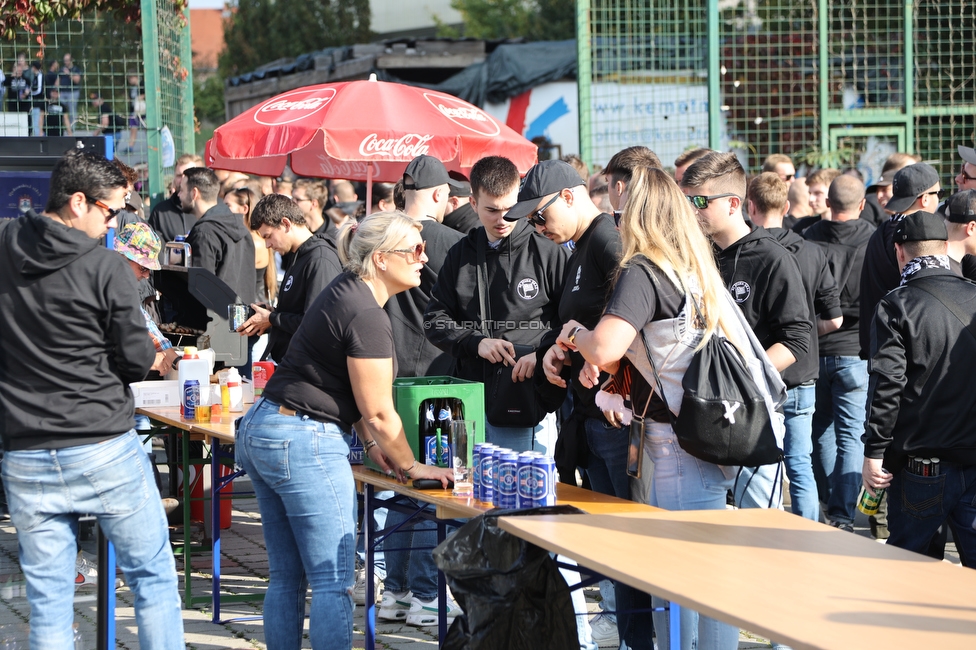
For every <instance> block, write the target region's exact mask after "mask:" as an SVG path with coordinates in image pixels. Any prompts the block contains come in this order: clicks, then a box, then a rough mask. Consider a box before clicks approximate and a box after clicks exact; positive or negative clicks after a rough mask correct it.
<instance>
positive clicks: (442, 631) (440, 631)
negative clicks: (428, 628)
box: [437, 519, 447, 647]
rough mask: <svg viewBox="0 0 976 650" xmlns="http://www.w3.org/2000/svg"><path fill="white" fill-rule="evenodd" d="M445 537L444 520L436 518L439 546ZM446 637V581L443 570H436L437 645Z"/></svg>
mask: <svg viewBox="0 0 976 650" xmlns="http://www.w3.org/2000/svg"><path fill="white" fill-rule="evenodd" d="M446 537H447V525H446V524H445V523H444V520H442V519H438V520H437V545H438V546H440V545H441V544H442V543H443V542H444V538H446ZM446 638H447V581H446V580H445V578H444V572H443V571H438V572H437V645H438V647H440V646H443V645H444V639H446Z"/></svg>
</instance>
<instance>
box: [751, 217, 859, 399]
mask: <svg viewBox="0 0 976 650" xmlns="http://www.w3.org/2000/svg"><path fill="white" fill-rule="evenodd" d="M767 231H768V232H769V234H770V235H772V236H773V237H775V238H776V241H778V242H779V243H780V244H782V245H783V247H784V248H786V250H788V251H789V252H791V253H793V257H794V258H795V259H796V263H797V265H798V266H799V267H800V277H802V278H803V287H804V289H806V296H807V307H808V308H809V310H810V316H811V320H814V321H815V320H816V318H817V317H819V318H821V319H823V320H832V319H834V318H838V317H840V316H841V315H842V312H841V310H840V295H839V289H838V287H837V282H836V281H835V279H834V275H833V273H831V270H830V266H828V264H827V257H826V256H825V255H824V254H823V251H821V250H820V248H819V247H817V246H816V245H814V244H811V243H810V242H808V241H806V240H804V239H803V237H800V236H799V235H798V234H796V233H795V232H793V231H792V230H787V229H786V228H768V229H767ZM819 375H820V346H819V345H818V338H817V328H816V327H814V328H813V329H811V330H810V349H809V350H808V351H807V353H806V354H805V355H804V356H803V358H802V359H797V361H796V363H794V364H793V365H791V366H790V367H788V368H787V369H786V370H784V371H783V382H784V383H785V384H786V386H787V387H788V388H794V387H796V386H799V385H800V384H803V383H805V382H808V381H811V380H813V379H816V378H817V377H818V376H819Z"/></svg>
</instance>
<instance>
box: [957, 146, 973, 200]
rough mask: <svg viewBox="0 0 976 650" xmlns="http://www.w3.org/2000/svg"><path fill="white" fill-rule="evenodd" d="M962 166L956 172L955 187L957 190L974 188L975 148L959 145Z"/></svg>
mask: <svg viewBox="0 0 976 650" xmlns="http://www.w3.org/2000/svg"><path fill="white" fill-rule="evenodd" d="M958 150H959V157H960V158H962V168H961V169H960V170H959V173H958V174H956V187H958V188H959V191H960V192H961V191H963V190H976V149H974V148H973V147H964V146H962V145H959V148H958Z"/></svg>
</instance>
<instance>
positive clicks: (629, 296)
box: [606, 256, 685, 422]
mask: <svg viewBox="0 0 976 650" xmlns="http://www.w3.org/2000/svg"><path fill="white" fill-rule="evenodd" d="M684 302H685V296H684V293H683V292H682V291H681V290H680V289H678V288H677V287H675V286H674V284H673V283H672V282H671V280H669V279H668V276H666V275H665V274H664V272H663V271H662V270H661V269H660V268H658V266H657V265H656V264H654V263H653V262H651V261H650V260H648V259H647V258H646V257H644V256H636V257H634V258H633V259H631V260H630V263H629V264H628V265H627V266H626V267H624V268H623V269H621V270H620V276H619V277H618V278H617V284H616V285H615V286H614V288H613V295H612V296H611V297H610V302H608V303H607V310H606V313H607V315H611V316H616V317H618V318H622V319H624V320H625V321H627V322H628V323H630V324H631V325H632V326H633V327H634V329H636V330H637V336H640V331H641V330H642V329H644V326H645V325H647V324H648V323H650V322H652V321H659V320H667V319H669V318H676V317H677V316H678V315H679V314H680V313H681V308H682V306H683V305H684ZM654 361H655V363H657V362H658V360H657V359H655V360H654ZM634 372H635V374H636V375H640V373H638V372H637V371H636V370H635V371H634ZM639 379H640V377H637V376H635V377H634V385H633V387H632V391H633V394H632V398H633V403H634V413H635V415H640V413H641V412H642V411H643V410H644V407H643V405H644V404H645V402H646V399H647V398H646V397H642V396H641V395H640V390H639V386H640V385H644V384H645V383H646V382H644V381H639ZM645 390H646V389H645ZM675 406H677V405H675ZM645 417H648V418H650V419H652V420H654V421H655V422H669V421H670V418H669V416H668V411H667V409H666V408H665V406H664V401H663V400H662V399H661V398H660V396H659V395H658V394H657V393H654V395H653V396H652V397H651V403H650V404H649V405H648V407H647V415H646V416H645Z"/></svg>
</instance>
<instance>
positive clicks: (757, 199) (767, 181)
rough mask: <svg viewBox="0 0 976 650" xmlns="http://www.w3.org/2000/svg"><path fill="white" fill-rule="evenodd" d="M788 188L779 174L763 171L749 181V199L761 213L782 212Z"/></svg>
mask: <svg viewBox="0 0 976 650" xmlns="http://www.w3.org/2000/svg"><path fill="white" fill-rule="evenodd" d="M787 194H788V188H787V185H786V183H784V182H783V179H781V178H780V177H779V174H777V173H775V172H763V173H762V174H759V176H756V177H755V178H754V179H752V182H751V183H749V194H748V196H749V200H750V201H752V204H753V205H754V206H756V210H757V211H759V212H760V213H761V214H764V215H765V214H769V213H770V212H782V211H783V208H785V207H786V200H787V199H786V196H787Z"/></svg>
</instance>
